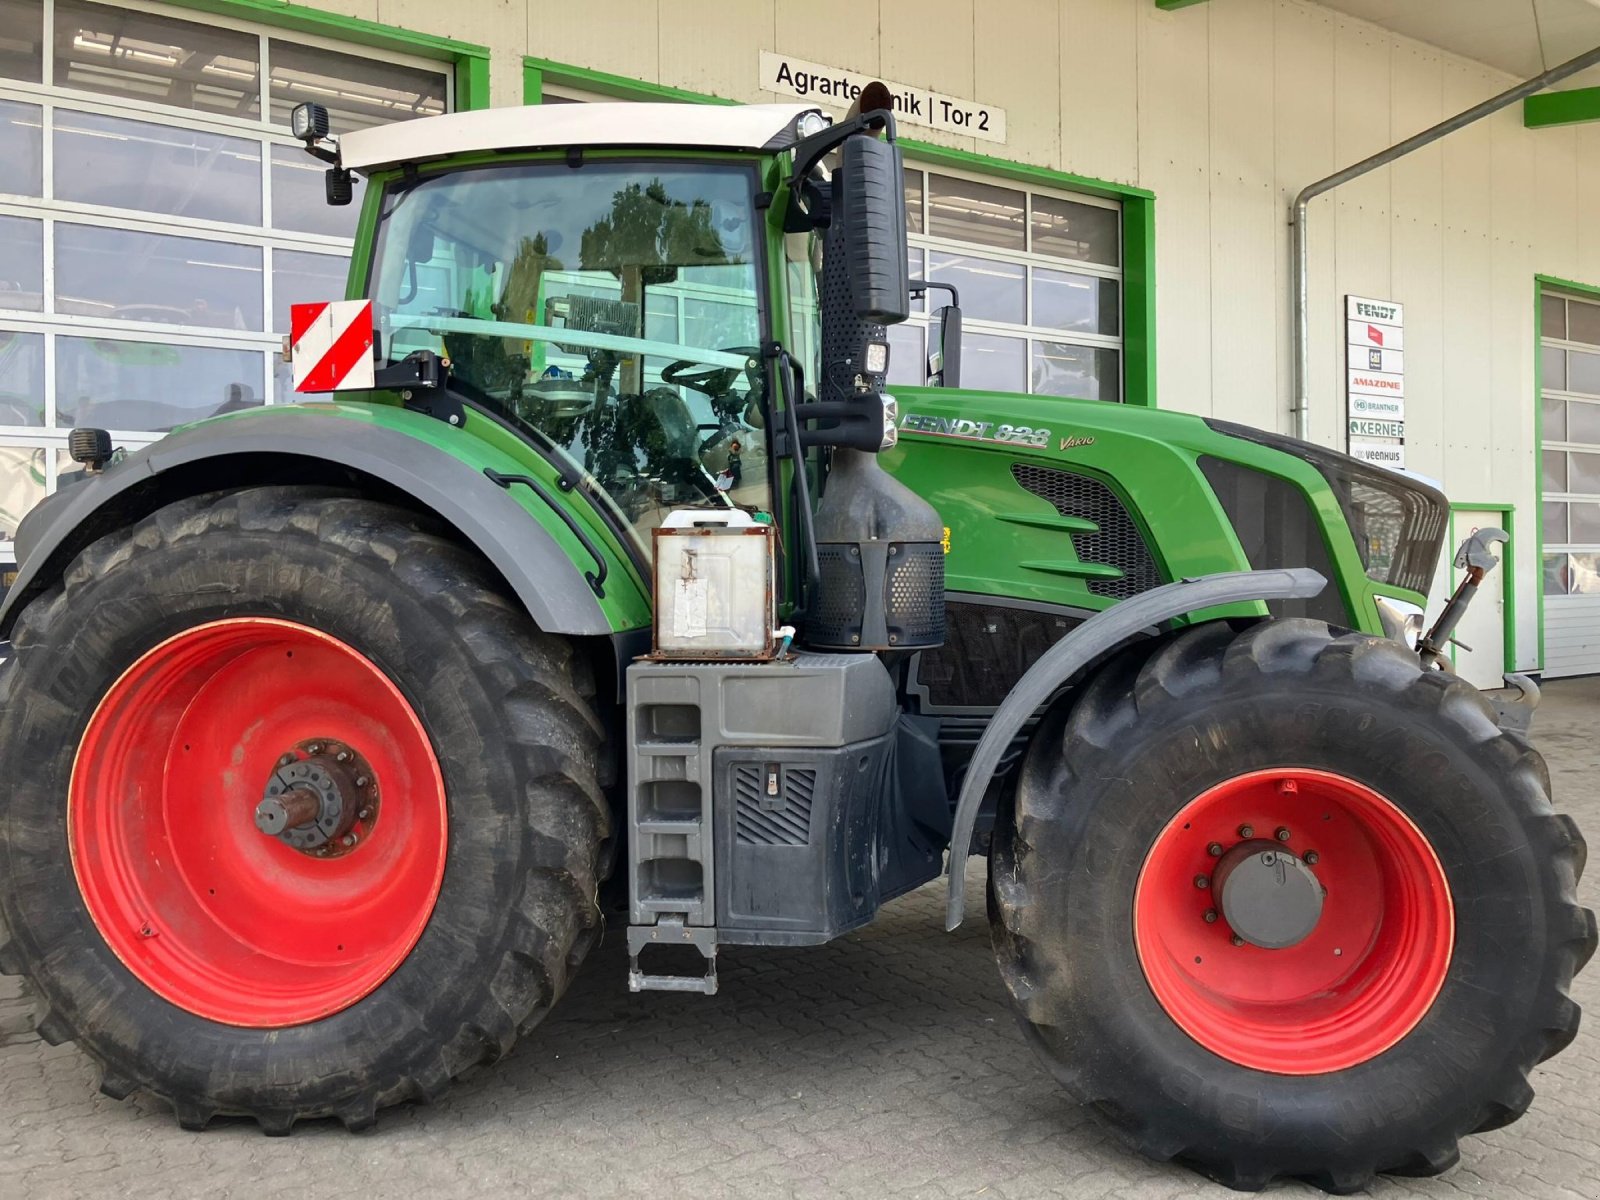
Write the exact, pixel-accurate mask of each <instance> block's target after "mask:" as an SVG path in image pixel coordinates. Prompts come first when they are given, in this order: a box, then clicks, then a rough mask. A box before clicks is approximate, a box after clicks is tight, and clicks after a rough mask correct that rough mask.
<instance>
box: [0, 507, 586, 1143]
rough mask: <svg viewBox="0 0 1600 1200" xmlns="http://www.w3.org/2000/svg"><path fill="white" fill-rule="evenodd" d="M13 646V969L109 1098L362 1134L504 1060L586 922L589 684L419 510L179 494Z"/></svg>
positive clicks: (0, 845) (0, 884)
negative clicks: (390, 1109)
mask: <svg viewBox="0 0 1600 1200" xmlns="http://www.w3.org/2000/svg"><path fill="white" fill-rule="evenodd" d="M14 648H15V657H14V659H13V661H12V662H11V663H9V664H8V665H7V666H6V667H5V668H4V672H3V674H0V759H3V760H4V761H8V762H27V763H29V764H30V765H29V768H28V769H27V770H25V771H21V772H18V773H16V774H14V775H13V776H12V779H11V788H10V791H9V794H8V796H7V802H6V807H5V809H4V811H3V813H0V914H3V917H4V925H3V926H0V968H3V969H4V970H6V971H7V972H11V973H21V974H26V975H28V976H29V977H31V979H32V980H33V982H34V984H35V986H36V988H37V990H38V992H39V993H40V995H41V996H42V998H43V1000H44V1003H45V1005H46V1008H45V1011H44V1014H43V1016H42V1019H41V1021H40V1025H39V1028H40V1032H41V1033H42V1034H43V1035H44V1036H45V1037H46V1038H48V1039H49V1040H51V1041H54V1042H59V1041H63V1040H67V1039H74V1040H76V1041H78V1042H79V1043H80V1044H81V1045H82V1047H83V1048H84V1049H85V1050H86V1051H87V1052H88V1053H89V1054H90V1055H91V1056H92V1057H93V1058H94V1059H96V1060H97V1061H98V1062H99V1063H100V1065H101V1067H102V1070H103V1085H102V1086H103V1089H104V1090H105V1091H107V1092H108V1093H110V1094H112V1095H116V1096H123V1095H126V1094H128V1093H129V1092H130V1091H132V1090H133V1089H135V1088H141V1087H142V1088H146V1089H148V1090H150V1091H152V1092H155V1093H157V1094H159V1095H161V1096H163V1097H165V1098H166V1099H168V1100H169V1101H170V1102H171V1103H172V1104H173V1106H174V1108H175V1109H176V1111H177V1113H178V1117H179V1119H180V1121H181V1122H183V1123H184V1124H185V1125H191V1126H199V1125H204V1124H205V1123H206V1121H207V1120H209V1119H210V1117H211V1116H213V1115H215V1114H217V1113H242V1114H247V1115H251V1116H254V1117H256V1118H257V1119H258V1120H259V1121H260V1122H261V1124H262V1125H263V1127H264V1128H266V1129H267V1130H268V1131H269V1132H274V1133H276V1132H287V1131H288V1129H289V1128H290V1127H291V1126H292V1125H293V1123H294V1122H295V1121H296V1120H298V1119H301V1118H305V1117H317V1116H329V1115H331V1116H337V1117H340V1118H341V1119H343V1120H344V1121H345V1122H346V1123H347V1124H349V1125H352V1126H361V1125H365V1124H368V1123H370V1122H371V1121H372V1119H373V1118H374V1116H375V1114H376V1111H377V1110H378V1108H380V1107H381V1106H383V1105H385V1104H389V1103H393V1102H396V1101H400V1100H405V1099H411V1098H424V1099H426V1098H431V1097H433V1096H435V1095H437V1094H438V1093H439V1092H440V1091H441V1090H442V1089H443V1088H444V1087H445V1086H446V1085H447V1084H448V1082H449V1081H450V1079H451V1078H452V1077H454V1076H455V1075H456V1074H458V1073H459V1072H461V1071H463V1070H465V1069H466V1068H467V1067H470V1066H472V1065H474V1064H476V1063H479V1062H484V1061H489V1060H492V1059H494V1058H497V1057H499V1056H500V1055H501V1054H503V1053H504V1052H505V1051H506V1050H507V1049H509V1047H510V1045H511V1043H512V1041H513V1040H514V1038H515V1037H516V1035H517V1032H518V1031H519V1029H520V1028H524V1027H526V1026H528V1025H530V1024H531V1023H532V1022H534V1021H536V1020H537V1019H538V1018H539V1017H541V1016H542V1015H543V1014H544V1013H545V1012H546V1011H548V1009H549V1007H550V1006H551V1004H553V1003H554V1001H555V999H556V998H557V996H559V995H560V993H561V991H562V990H563V989H564V987H565V985H566V983H567V980H568V978H569V977H570V975H571V973H572V970H573V969H574V968H575V967H576V965H577V962H578V961H579V960H580V959H581V957H582V955H583V952H584V951H585V950H586V949H587V947H588V945H589V943H590V942H591V941H592V940H593V938H594V936H595V935H596V933H597V932H598V929H599V922H600V918H599V911H598V908H597V907H596V904H595V890H596V884H597V879H596V874H597V864H598V863H599V862H600V861H601V859H602V849H603V846H604V844H605V841H606V839H607V838H608V836H609V826H608V818H607V809H606V805H605V801H604V798H603V796H602V795H601V792H600V788H599V785H598V782H597V779H596V773H595V772H596V766H595V763H596V751H597V743H598V740H599V733H600V727H599V723H598V721H597V720H596V718H595V716H594V714H593V713H592V711H591V709H590V706H589V704H588V702H587V700H586V698H585V692H586V691H587V689H586V687H585V686H584V681H585V676H584V673H583V671H582V670H581V668H580V667H579V665H578V664H576V663H575V662H574V661H573V660H572V657H571V655H570V652H569V649H568V647H567V646H566V645H565V644H564V643H562V642H560V641H558V640H556V639H553V638H549V637H546V636H544V635H541V634H540V633H539V632H538V631H537V630H535V629H533V628H532V627H531V626H530V625H529V623H528V621H527V618H526V617H525V616H524V615H523V614H521V613H520V612H518V611H516V610H515V609H514V608H513V607H512V606H511V605H510V604H509V603H508V602H506V601H505V600H504V599H502V598H501V595H500V593H499V591H498V590H497V588H496V587H495V586H494V581H493V580H492V579H491V578H490V577H489V576H488V575H487V573H486V571H485V569H484V567H483V566H482V564H481V563H480V562H479V561H478V560H477V559H475V558H474V557H472V556H471V555H469V554H467V553H465V552H463V551H462V550H461V549H459V548H458V547H456V546H455V545H453V544H452V543H450V542H449V541H447V540H446V539H444V538H443V537H441V536H439V534H438V533H437V532H436V531H434V530H432V529H431V528H429V527H427V526H426V525H425V524H424V523H423V522H422V521H421V520H420V519H418V518H416V517H415V516H413V515H411V514H407V513H405V512H403V511H401V510H397V509H393V508H389V507H386V506H383V505H379V504H375V503H372V502H369V501H365V500H361V499H359V498H354V497H349V496H331V495H328V494H326V493H312V492H308V491H305V490H295V489H288V488H262V489H255V490H250V491H244V492H239V493H233V494H227V495H222V496H211V497H204V498H201V499H197V500H191V501H184V502H181V503H179V504H176V505H173V506H171V507H169V508H167V509H163V510H162V511H160V512H158V513H156V514H155V515H154V516H152V517H150V518H149V519H147V520H146V521H144V522H143V523H141V524H140V525H138V526H136V527H135V528H133V529H131V530H128V531H125V532H122V533H117V534H112V535H109V536H108V537H106V538H105V539H103V540H102V541H100V542H97V543H96V544H94V545H93V546H91V547H90V548H89V549H87V550H86V551H84V553H83V554H82V555H81V556H80V557H79V559H78V560H77V562H76V563H74V564H73V566H72V567H71V568H70V569H69V570H68V572H67V573H66V577H65V579H64V581H63V584H62V586H60V587H58V588H57V589H56V590H55V591H53V592H51V593H48V594H46V595H44V596H41V597H40V598H39V599H37V600H35V601H34V602H33V603H32V604H30V605H29V607H28V608H27V609H26V610H25V612H24V613H23V614H22V616H21V619H20V621H19V623H18V625H17V628H16V631H15V636H14Z"/></svg>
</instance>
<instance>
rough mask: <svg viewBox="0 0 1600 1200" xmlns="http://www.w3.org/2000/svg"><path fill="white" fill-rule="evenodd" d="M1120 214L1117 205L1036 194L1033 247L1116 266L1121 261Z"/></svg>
mask: <svg viewBox="0 0 1600 1200" xmlns="http://www.w3.org/2000/svg"><path fill="white" fill-rule="evenodd" d="M1117 215H1118V214H1117V210H1116V209H1114V208H1100V207H1098V206H1097V205H1093V204H1075V203H1073V202H1072V201H1071V200H1060V199H1057V198H1056V197H1055V196H1039V195H1035V196H1034V198H1033V251H1034V253H1035V254H1048V255H1051V256H1052V257H1054V258H1071V259H1076V260H1077V261H1078V262H1092V263H1102V264H1104V265H1105V266H1108V267H1114V266H1116V265H1117V264H1118V263H1120V262H1121V261H1122V254H1121V252H1120V248H1119V246H1118V244H1117V243H1118V238H1117Z"/></svg>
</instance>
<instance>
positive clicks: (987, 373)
mask: <svg viewBox="0 0 1600 1200" xmlns="http://www.w3.org/2000/svg"><path fill="white" fill-rule="evenodd" d="M962 307H963V308H964V307H965V305H963V306H962ZM961 386H962V387H964V388H974V389H977V390H980V391H994V392H1025V391H1027V390H1028V343H1027V342H1025V341H1023V339H1021V338H1008V337H994V336H992V335H990V334H987V333H963V334H962V335H961Z"/></svg>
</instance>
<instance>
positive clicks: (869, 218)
mask: <svg viewBox="0 0 1600 1200" xmlns="http://www.w3.org/2000/svg"><path fill="white" fill-rule="evenodd" d="M839 156H840V157H839V175H840V177H841V179H842V181H843V184H844V187H843V192H844V195H843V197H842V198H843V201H844V206H843V207H844V212H843V214H842V215H843V218H844V221H845V237H846V251H847V253H848V255H849V260H850V305H851V307H852V308H853V309H854V310H855V314H856V316H858V317H860V318H861V319H862V320H863V321H868V322H871V323H872V324H875V325H893V324H895V323H896V322H899V321H904V320H905V319H906V317H908V316H909V315H910V314H911V298H910V295H909V291H908V287H909V280H908V279H907V272H906V192H905V180H904V171H903V169H902V166H901V162H900V147H899V146H898V145H896V144H895V143H893V142H883V141H879V140H878V139H877V138H875V137H867V136H858V137H852V138H849V139H847V140H846V141H845V142H844V144H843V145H842V146H840V147H839ZM840 215H841V214H838V213H835V214H834V219H835V220H838V219H839V216H840Z"/></svg>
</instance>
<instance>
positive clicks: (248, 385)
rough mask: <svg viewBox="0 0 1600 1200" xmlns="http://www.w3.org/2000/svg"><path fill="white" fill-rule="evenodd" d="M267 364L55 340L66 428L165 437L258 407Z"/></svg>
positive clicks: (242, 353) (233, 353) (213, 354)
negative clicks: (201, 422)
mask: <svg viewBox="0 0 1600 1200" xmlns="http://www.w3.org/2000/svg"><path fill="white" fill-rule="evenodd" d="M262 373H263V372H262V356H261V355H260V354H258V353H256V352H255V351H253V350H215V349H210V348H205V347H199V346H170V345H157V344H152V343H146V342H122V341H111V340H109V339H100V338H77V337H58V338H57V339H56V406H57V408H58V409H59V412H60V421H61V424H63V425H98V426H100V427H101V428H104V429H129V430H133V429H147V430H151V431H154V432H165V431H166V430H168V429H171V428H173V427H174V426H177V425H182V424H184V423H185V422H188V421H198V420H199V419H200V418H201V417H209V416H212V415H213V414H215V413H222V412H236V411H238V410H239V409H244V408H250V407H253V406H254V405H256V404H259V403H261V397H260V391H261V379H262Z"/></svg>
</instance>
